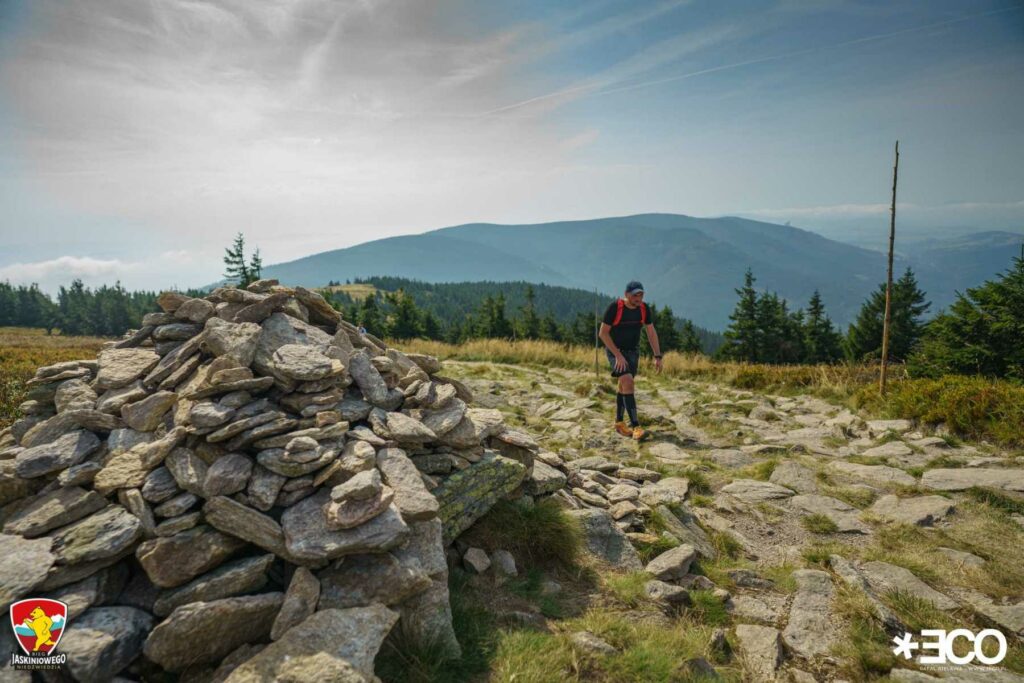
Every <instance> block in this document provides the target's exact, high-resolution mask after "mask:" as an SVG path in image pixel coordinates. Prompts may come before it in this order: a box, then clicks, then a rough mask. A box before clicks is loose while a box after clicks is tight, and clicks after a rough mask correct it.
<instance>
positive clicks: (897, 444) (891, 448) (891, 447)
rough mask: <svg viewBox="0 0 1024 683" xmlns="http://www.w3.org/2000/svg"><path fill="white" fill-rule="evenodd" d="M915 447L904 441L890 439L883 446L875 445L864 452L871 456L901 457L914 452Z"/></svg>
mask: <svg viewBox="0 0 1024 683" xmlns="http://www.w3.org/2000/svg"><path fill="white" fill-rule="evenodd" d="M913 452H914V451H913V449H911V448H910V446H908V445H907V444H905V443H903V442H902V441H890V442H889V443H883V444H882V445H881V446H873V447H872V448H869V449H867V450H866V451H864V453H862V455H865V456H867V457H869V458H900V457H903V456H905V455H910V454H911V453H913Z"/></svg>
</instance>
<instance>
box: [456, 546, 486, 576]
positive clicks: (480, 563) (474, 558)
mask: <svg viewBox="0 0 1024 683" xmlns="http://www.w3.org/2000/svg"><path fill="white" fill-rule="evenodd" d="M462 564H463V566H464V567H465V568H466V570H467V571H469V572H472V573H473V574H483V573H484V572H485V571H487V570H488V569H490V568H491V558H489V557H488V556H487V551H485V550H484V549H482V548H470V549H468V550H467V551H466V553H465V554H464V555H463V556H462Z"/></svg>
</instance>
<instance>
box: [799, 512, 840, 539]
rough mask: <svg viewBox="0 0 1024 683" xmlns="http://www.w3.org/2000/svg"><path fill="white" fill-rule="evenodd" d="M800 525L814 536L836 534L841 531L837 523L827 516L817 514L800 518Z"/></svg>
mask: <svg viewBox="0 0 1024 683" xmlns="http://www.w3.org/2000/svg"><path fill="white" fill-rule="evenodd" d="M800 523H801V524H802V525H803V527H804V528H805V529H807V530H808V531H810V532H811V533H814V534H834V533H835V532H837V531H839V527H838V526H836V523H835V522H833V521H832V520H831V519H829V518H828V517H826V516H825V515H822V514H818V513H815V514H813V515H807V516H805V517H801V518H800Z"/></svg>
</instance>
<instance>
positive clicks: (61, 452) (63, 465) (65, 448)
mask: <svg viewBox="0 0 1024 683" xmlns="http://www.w3.org/2000/svg"><path fill="white" fill-rule="evenodd" d="M99 447H100V440H99V438H98V437H97V436H96V435H95V434H93V433H92V432H86V431H75V432H70V433H68V434H65V435H63V436H61V437H59V438H58V439H57V440H56V441H51V442H49V443H46V444H42V445H39V446H35V447H33V448H26V449H25V450H23V451H21V452H20V453H18V455H17V457H16V458H15V472H16V473H17V475H18V476H19V477H21V478H22V479H32V478H34V477H41V476H43V475H46V474H52V473H53V472H59V471H60V470H64V469H67V468H68V467H71V466H73V465H77V464H79V463H80V462H82V461H83V460H85V459H86V458H87V457H89V456H90V455H92V454H93V453H94V452H96V450H97V449H98V448H99Z"/></svg>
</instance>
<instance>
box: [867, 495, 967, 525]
mask: <svg viewBox="0 0 1024 683" xmlns="http://www.w3.org/2000/svg"><path fill="white" fill-rule="evenodd" d="M955 509H956V505H955V504H954V503H953V501H951V500H950V499H948V498H943V497H942V496H914V497H913V498H900V497H898V496H894V495H888V496H882V497H881V498H879V499H878V500H876V501H875V504H874V505H872V506H871V507H870V508H869V509H868V512H870V513H871V514H873V515H875V516H876V517H880V518H882V519H886V520H889V521H892V522H901V523H903V524H916V525H918V526H931V525H932V524H934V523H935V522H937V521H939V520H941V519H945V517H946V516H947V515H949V514H950V513H952V512H953V511H954V510H955Z"/></svg>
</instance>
